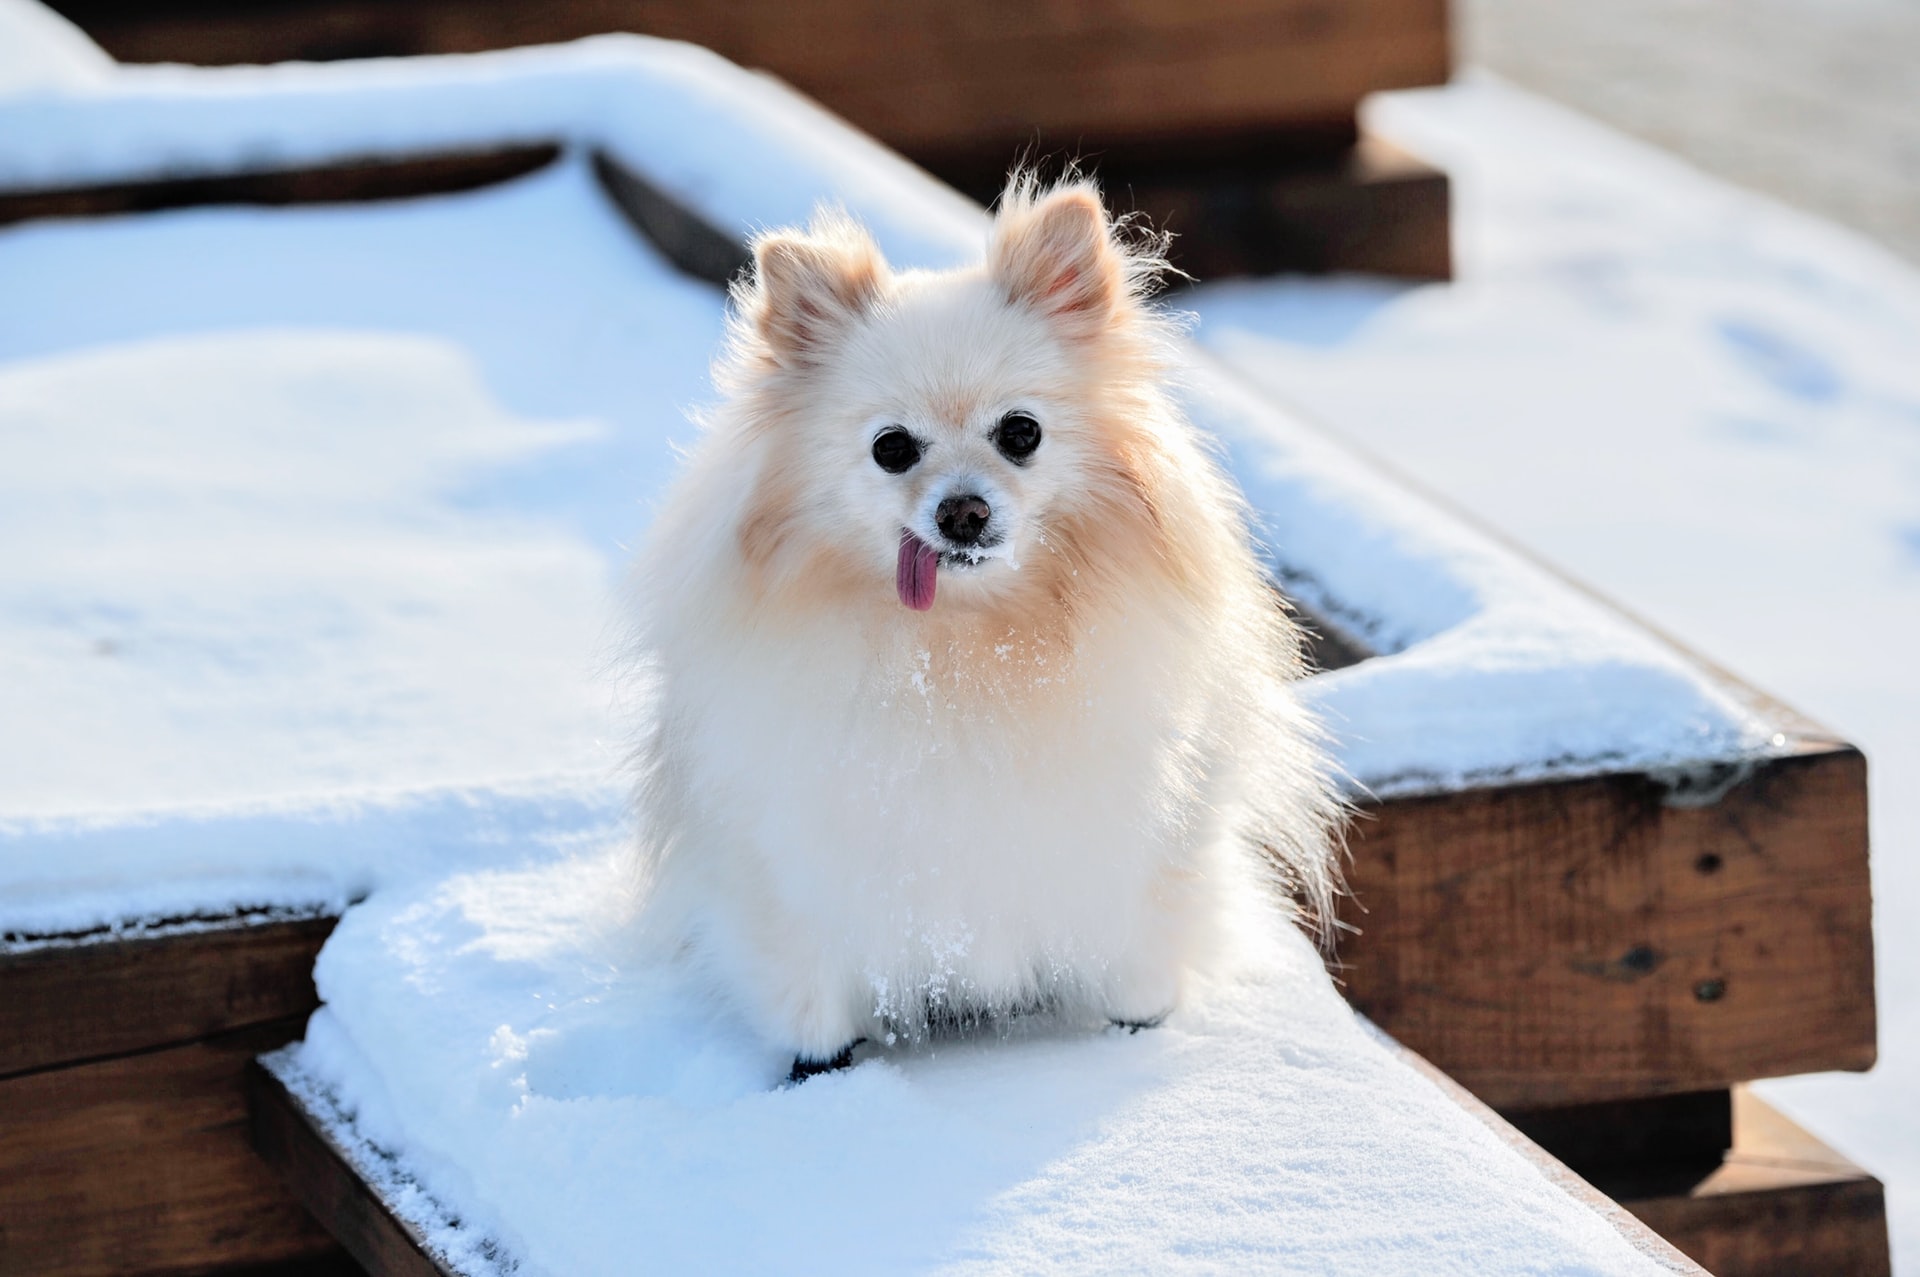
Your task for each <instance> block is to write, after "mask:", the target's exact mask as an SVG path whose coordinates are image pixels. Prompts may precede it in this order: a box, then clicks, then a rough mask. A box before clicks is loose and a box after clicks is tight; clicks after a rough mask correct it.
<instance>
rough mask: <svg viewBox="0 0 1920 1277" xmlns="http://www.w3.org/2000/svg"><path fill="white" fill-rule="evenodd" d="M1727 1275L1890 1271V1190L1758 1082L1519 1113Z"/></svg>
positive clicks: (1562, 1152)
mask: <svg viewBox="0 0 1920 1277" xmlns="http://www.w3.org/2000/svg"><path fill="white" fill-rule="evenodd" d="M1507 1116H1508V1117H1509V1119H1510V1120H1511V1121H1512V1122H1513V1123H1514V1125H1515V1126H1516V1127H1518V1128H1519V1129H1521V1130H1523V1131H1525V1132H1526V1133H1527V1134H1528V1135H1529V1137H1531V1138H1533V1139H1535V1140H1536V1141H1537V1142H1539V1143H1540V1144H1541V1146H1542V1147H1544V1148H1546V1149H1548V1150H1549V1151H1551V1152H1552V1153H1554V1155H1555V1156H1557V1157H1559V1158H1561V1159H1562V1160H1563V1161H1565V1162H1566V1163H1567V1164H1568V1165H1569V1166H1571V1167H1572V1168H1573V1169H1575V1170H1576V1171H1578V1172H1579V1173H1580V1174H1581V1175H1583V1176H1584V1177H1585V1178H1586V1179H1587V1180H1588V1181H1589V1182H1591V1183H1592V1184H1593V1185H1594V1186H1595V1187H1596V1188H1598V1189H1599V1190H1600V1191H1602V1192H1604V1193H1606V1194H1608V1195H1609V1196H1611V1197H1613V1198H1614V1199H1615V1200H1617V1201H1619V1202H1620V1203H1621V1205H1623V1206H1625V1207H1626V1208H1627V1209H1628V1210H1629V1211H1631V1212H1633V1214H1634V1215H1635V1216H1637V1217H1638V1218H1640V1219H1641V1220H1643V1221H1645V1222H1646V1224H1647V1225H1648V1226H1649V1227H1650V1228H1652V1229H1653V1230H1654V1231H1655V1232H1657V1233H1659V1234H1660V1235H1661V1236H1662V1237H1665V1238H1666V1239H1667V1240H1668V1241H1670V1242H1672V1243H1673V1244H1674V1245H1675V1246H1677V1247H1678V1248H1679V1249H1680V1250H1682V1251H1684V1252H1685V1253H1686V1254H1688V1255H1690V1256H1692V1257H1693V1258H1694V1259H1695V1260H1697V1261H1699V1263H1700V1264H1701V1265H1702V1266H1704V1267H1705V1268H1706V1269H1708V1270H1709V1271H1710V1272H1713V1273H1715V1274H1717V1277H1800V1275H1802V1274H1809V1273H1836V1274H1839V1273H1845V1274H1848V1275H1849V1277H1886V1275H1887V1274H1889V1273H1891V1272H1892V1260H1891V1256H1890V1253H1889V1250H1888V1239H1887V1210H1886V1194H1885V1191H1884V1189H1883V1188H1882V1186H1881V1184H1880V1181H1878V1180H1877V1179H1875V1178H1874V1177H1873V1176H1871V1175H1869V1174H1868V1173H1867V1172H1865V1171H1864V1170H1862V1169H1860V1167H1858V1166H1855V1165H1854V1164H1853V1163H1852V1162H1850V1161H1848V1160H1847V1159H1846V1158H1845V1157H1843V1156H1841V1155H1840V1154H1839V1153H1836V1152H1835V1151H1834V1150H1833V1149H1831V1148H1828V1147H1827V1146H1826V1145H1825V1144H1823V1143H1821V1141H1820V1140H1819V1139H1818V1138H1817V1137H1815V1136H1814V1135H1812V1134H1810V1133H1809V1132H1808V1131H1807V1130H1806V1129H1805V1128H1803V1127H1801V1126H1799V1125H1797V1124H1796V1123H1794V1122H1793V1121H1792V1120H1791V1119H1789V1118H1787V1117H1786V1116H1785V1115H1783V1114H1782V1113H1780V1111H1779V1110H1777V1109H1775V1108H1773V1107H1772V1106H1771V1105H1769V1104H1768V1103H1767V1102H1766V1101H1765V1100H1762V1099H1761V1098H1760V1097H1759V1096H1758V1095H1756V1094H1754V1093H1753V1091H1752V1090H1751V1089H1750V1088H1748V1087H1744V1086H1742V1087H1734V1088H1733V1089H1732V1090H1731V1091H1717V1092H1705V1093H1696V1094H1691V1095H1679V1096H1668V1097H1663V1098H1661V1099H1656V1100H1642V1101H1627V1102H1621V1103H1610V1104H1594V1105H1585V1106H1580V1107H1577V1108H1571V1109H1559V1110H1536V1111H1531V1112H1518V1113H1511V1114H1508V1115H1507Z"/></svg>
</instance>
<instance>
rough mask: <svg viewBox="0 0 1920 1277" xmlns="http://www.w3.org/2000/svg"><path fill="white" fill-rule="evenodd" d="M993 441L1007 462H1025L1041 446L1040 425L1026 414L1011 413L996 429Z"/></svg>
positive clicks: (1001, 419) (1003, 418)
mask: <svg viewBox="0 0 1920 1277" xmlns="http://www.w3.org/2000/svg"><path fill="white" fill-rule="evenodd" d="M993 441H994V442H995V443H996V444H998V445H999V446H1000V451H1001V452H1002V453H1003V454H1005V456H1006V458H1007V460H1009V461H1012V462H1015V463H1019V462H1024V461H1025V460H1026V459H1027V458H1028V457H1031V456H1032V455H1033V450H1034V449H1035V448H1038V447H1039V446H1040V423H1039V422H1037V421H1035V420H1034V419H1033V418H1032V417H1030V416H1028V415H1027V414H1026V413H1024V412H1010V413H1008V414H1007V415H1006V416H1004V417H1002V418H1000V424H999V425H998V426H996V427H994V431H993Z"/></svg>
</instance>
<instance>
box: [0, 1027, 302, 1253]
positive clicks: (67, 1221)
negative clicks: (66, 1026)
mask: <svg viewBox="0 0 1920 1277" xmlns="http://www.w3.org/2000/svg"><path fill="white" fill-rule="evenodd" d="M304 1024H305V1021H304V1019H301V1018H297V1017H296V1018H292V1019H285V1020H277V1021H274V1022H272V1023H269V1024H260V1025H254V1026H252V1027H250V1028H245V1029H239V1030H236V1031H234V1032H231V1033H224V1034H221V1035H219V1036H218V1037H214V1038H209V1039H207V1040H205V1041H201V1042H194V1043H189V1044H187V1045H184V1046H176V1047H170V1048H167V1049H165V1050H159V1051H149V1052H144V1053H142V1054H138V1055H130V1056H123V1057H121V1058H118V1059H113V1060H102V1061H97V1062H95V1063H92V1064H82V1065H76V1066H74V1067H71V1068H63V1069H50V1070H45V1071H42V1072H39V1073H30V1074H25V1075H23V1076H19V1077H13V1078H8V1079H7V1080H5V1081H0V1115H4V1117H3V1119H0V1274H5V1275H6V1277H27V1275H29V1274H31V1275H32V1277H95V1275H102V1274H110V1273H129V1272H155V1273H159V1272H167V1273H174V1272H180V1273H184V1272H202V1271H209V1270H212V1269H216V1268H221V1267H226V1266H233V1265H240V1264H249V1263H251V1264H266V1263H276V1262H282V1261H291V1260H296V1259H302V1258H320V1257H325V1256H330V1255H335V1254H337V1251H336V1249H335V1247H334V1245H333V1243H332V1241H331V1240H330V1239H329V1238H328V1236H327V1234H326V1232H325V1230H323V1229H321V1228H320V1227H319V1226H318V1225H317V1224H315V1223H314V1221H313V1220H312V1219H311V1218H310V1217H309V1216H308V1215H307V1213H306V1212H305V1211H303V1210H302V1209H301V1208H300V1206H299V1204H298V1203H297V1202H296V1201H294V1199H293V1198H292V1196H291V1195H289V1194H288V1193H287V1191H286V1189H285V1188H283V1187H282V1186H281V1184H280V1183H279V1181H278V1180H277V1179H276V1178H275V1177H274V1175H273V1173H272V1171H270V1170H269V1169H268V1168H267V1167H266V1166H265V1165H264V1164H262V1163H261V1161H260V1159H259V1158H258V1157H256V1156H255V1155H254V1153H253V1151H252V1149H251V1148H250V1147H249V1146H248V1142H247V1131H246V1117H247V1113H246V1100H245V1094H244V1090H243V1086H242V1078H243V1076H244V1073H245V1070H246V1068H247V1066H248V1064H249V1063H250V1062H251V1061H252V1059H253V1057H254V1056H255V1055H256V1054H258V1053H259V1052H260V1051H263V1050H266V1049H268V1048H270V1047H273V1046H276V1045H278V1044H280V1043H283V1042H286V1041H288V1040H289V1039H291V1038H294V1037H297V1036H298V1035H299V1034H300V1032H301V1030H302V1028H303V1026H304Z"/></svg>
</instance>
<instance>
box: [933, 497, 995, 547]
mask: <svg viewBox="0 0 1920 1277" xmlns="http://www.w3.org/2000/svg"><path fill="white" fill-rule="evenodd" d="M992 517H993V507H992V506H990V505H988V504H987V503H986V502H985V501H983V500H982V499H980V498H979V497H977V496H974V495H972V494H971V493H969V494H968V495H967V496H964V497H948V498H947V499H946V500H945V501H942V502H941V503H940V508H939V509H937V510H935V511H934V512H933V521H934V522H935V523H937V524H939V525H940V534H941V535H942V536H944V537H946V538H947V540H949V541H952V542H953V543H954V544H956V545H972V544H973V543H974V542H975V541H978V540H979V539H980V535H981V534H982V533H983V532H985V531H986V530H987V520H988V519H990V518H992Z"/></svg>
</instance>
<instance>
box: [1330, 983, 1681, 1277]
mask: <svg viewBox="0 0 1920 1277" xmlns="http://www.w3.org/2000/svg"><path fill="white" fill-rule="evenodd" d="M1356 1018H1357V1019H1359V1021H1360V1023H1361V1024H1362V1025H1363V1026H1364V1027H1365V1028H1366V1029H1367V1031H1368V1032H1369V1033H1371V1034H1372V1035H1373V1036H1374V1039H1375V1040H1376V1041H1377V1042H1379V1043H1380V1044H1381V1045H1382V1046H1383V1047H1385V1048H1386V1049H1387V1050H1388V1052H1390V1053H1391V1054H1392V1055H1394V1056H1395V1057H1396V1058H1397V1059H1399V1060H1400V1062H1401V1063H1403V1064H1405V1065H1406V1066H1407V1067H1408V1068H1410V1069H1412V1070H1413V1071H1414V1072H1415V1073H1418V1074H1419V1075H1420V1076H1421V1077H1423V1078H1425V1079H1426V1080H1427V1081H1429V1082H1431V1083H1432V1084H1433V1085H1434V1087H1435V1088H1436V1089H1438V1090H1439V1091H1440V1093H1441V1094H1443V1095H1445V1096H1446V1097H1447V1098H1448V1099H1450V1100H1452V1101H1453V1103H1454V1104H1455V1106H1457V1107H1458V1108H1459V1109H1460V1110H1461V1111H1462V1112H1464V1113H1466V1114H1467V1115H1468V1116H1469V1117H1471V1118H1473V1119H1474V1120H1475V1121H1477V1122H1479V1123H1480V1124H1481V1125H1482V1126H1484V1127H1486V1128H1487V1130H1489V1131H1490V1132H1492V1133H1493V1135H1494V1136H1495V1138H1497V1139H1499V1141H1500V1142H1501V1143H1503V1144H1505V1145H1506V1146H1507V1147H1508V1148H1510V1149H1512V1150H1513V1151H1514V1152H1516V1153H1518V1154H1519V1155H1520V1156H1521V1157H1522V1158H1524V1159H1525V1160H1526V1161H1527V1162H1528V1163H1529V1164H1531V1165H1532V1166H1533V1168H1534V1169H1535V1170H1537V1171H1539V1172H1540V1174H1541V1175H1542V1176H1543V1177H1544V1178H1545V1179H1546V1180H1547V1182H1548V1183H1550V1184H1552V1185H1553V1186H1554V1187H1555V1188H1558V1189H1559V1190H1560V1191H1561V1192H1563V1193H1565V1194H1566V1195H1567V1196H1569V1197H1571V1198H1573V1199H1574V1200H1575V1201H1577V1202H1579V1203H1580V1204H1581V1205H1582V1206H1585V1207H1586V1208H1587V1209H1588V1210H1590V1211H1592V1212H1593V1213H1594V1214H1596V1215H1598V1216H1600V1218H1601V1219H1603V1220H1604V1221H1606V1223H1607V1226H1608V1227H1610V1228H1612V1229H1613V1231H1614V1232H1616V1233H1618V1234H1619V1235H1620V1237H1621V1239H1622V1240H1624V1241H1625V1242H1626V1243H1627V1244H1628V1245H1629V1246H1631V1247H1633V1248H1634V1249H1635V1250H1636V1251H1638V1252H1639V1253H1640V1254H1642V1255H1644V1256H1646V1257H1647V1258H1648V1259H1650V1260H1652V1261H1653V1262H1654V1263H1656V1264H1659V1265H1660V1266H1661V1267H1662V1268H1665V1269H1666V1270H1667V1271H1668V1272H1670V1273H1680V1274H1688V1275H1689V1277H1711V1274H1709V1273H1708V1272H1707V1270H1706V1269H1704V1268H1702V1267H1701V1266H1700V1265H1699V1264H1696V1263H1694V1262H1693V1260H1691V1259H1689V1258H1687V1256H1686V1255H1684V1254H1682V1253H1681V1252H1680V1251H1679V1250H1678V1249H1676V1248H1675V1247H1674V1246H1673V1244H1672V1243H1671V1242H1669V1241H1667V1240H1666V1238H1664V1237H1662V1236H1660V1234H1658V1233H1656V1232H1654V1231H1653V1230H1652V1229H1651V1228H1649V1227H1647V1226H1646V1225H1645V1224H1644V1223H1642V1222H1641V1221H1640V1220H1639V1219H1638V1218H1637V1217H1636V1216H1635V1215H1634V1214H1633V1213H1632V1212H1631V1211H1629V1210H1627V1208H1626V1207H1624V1206H1622V1205H1620V1203H1618V1202H1616V1201H1614V1200H1613V1199H1612V1198H1611V1197H1608V1196H1607V1195H1606V1194H1605V1193H1602V1192H1601V1191H1600V1190H1599V1189H1597V1188H1595V1187H1594V1186H1593V1185H1591V1184H1589V1183H1587V1181H1586V1180H1584V1179H1582V1178H1580V1176H1578V1175H1576V1174H1574V1173H1573V1171H1571V1170H1569V1169H1568V1168H1567V1166H1566V1164H1565V1163H1563V1162H1561V1161H1560V1160H1559V1159H1557V1158H1555V1157H1554V1156H1553V1155H1552V1154H1551V1153H1549V1152H1547V1151H1546V1150H1545V1149H1543V1148H1541V1147H1540V1146H1539V1145H1538V1144H1535V1143H1534V1142H1533V1141H1532V1140H1530V1139H1528V1138H1527V1137H1526V1136H1525V1135H1522V1134H1521V1133H1520V1132H1519V1131H1518V1130H1517V1129H1515V1128H1514V1126H1513V1124H1512V1123H1510V1122H1508V1121H1507V1120H1506V1119H1505V1118H1503V1117H1501V1116H1500V1115H1499V1114H1498V1113H1496V1112H1494V1111H1493V1110H1492V1109H1491V1108H1489V1107H1487V1106H1486V1105H1485V1104H1483V1103H1481V1102H1480V1100H1479V1098H1478V1097H1477V1096H1475V1095H1474V1094H1473V1092H1471V1091H1469V1090H1467V1088H1466V1087H1464V1086H1461V1085H1460V1084H1459V1083H1458V1082H1456V1081H1454V1080H1453V1079H1452V1078H1450V1077H1448V1076H1447V1075H1446V1074H1445V1073H1442V1072H1441V1071H1440V1070H1439V1069H1438V1068H1436V1067H1434V1065H1433V1064H1432V1063H1431V1062H1430V1061H1428V1060H1427V1059H1426V1058H1425V1057H1424V1056H1421V1055H1419V1054H1417V1053H1416V1052H1413V1051H1410V1050H1408V1049H1407V1048H1406V1047H1404V1046H1402V1045H1401V1044H1400V1043H1399V1042H1397V1041H1395V1040H1394V1038H1393V1036H1392V1035H1391V1034H1389V1033H1387V1032H1386V1030H1384V1029H1382V1028H1380V1026H1379V1025H1377V1024H1375V1023H1373V1022H1372V1021H1371V1020H1369V1019H1367V1018H1366V1017H1365V1016H1357V1017H1356Z"/></svg>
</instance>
